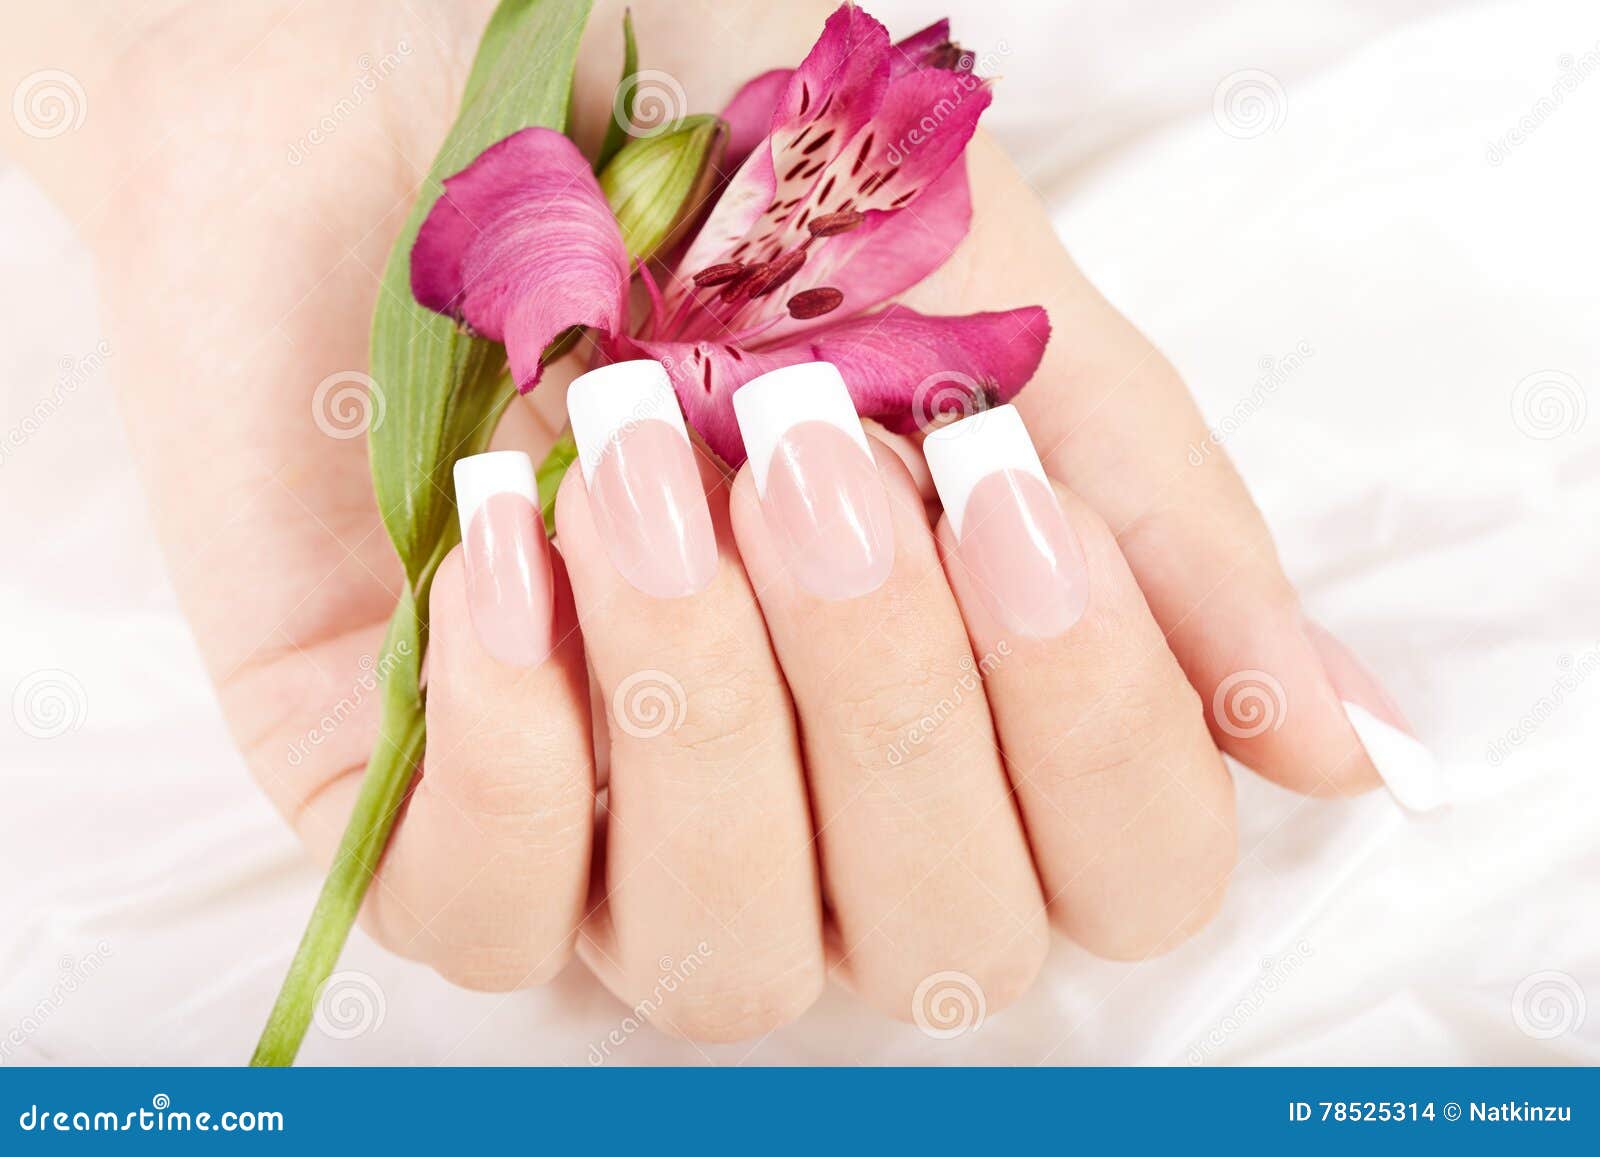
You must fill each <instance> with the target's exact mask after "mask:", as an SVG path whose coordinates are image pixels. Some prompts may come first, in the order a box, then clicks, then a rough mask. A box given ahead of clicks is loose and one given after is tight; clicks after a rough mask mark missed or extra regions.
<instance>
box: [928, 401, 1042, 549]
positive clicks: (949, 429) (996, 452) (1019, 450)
mask: <svg viewBox="0 0 1600 1157" xmlns="http://www.w3.org/2000/svg"><path fill="white" fill-rule="evenodd" d="M922 454H923V457H924V458H926V459H927V461H928V470H929V471H930V472H931V473H932V474H933V485H934V489H936V490H937V491H938V492H939V502H940V504H941V505H943V507H944V509H945V513H946V514H948V515H949V516H950V528H951V529H952V530H954V531H955V532H956V537H957V538H960V537H961V520H962V518H963V516H965V514H966V512H967V499H968V498H970V497H972V491H973V488H974V487H976V486H977V485H978V483H979V482H982V481H983V480H984V479H985V478H987V477H989V475H991V474H995V473H998V472H999V471H1002V470H1017V471H1020V472H1022V473H1024V474H1032V475H1033V476H1034V477H1035V478H1037V479H1038V480H1039V481H1040V482H1043V483H1044V484H1045V485H1046V486H1049V485H1050V480H1049V479H1048V478H1047V477H1045V473H1044V466H1043V464H1042V463H1041V462H1040V461H1039V452H1038V451H1037V450H1035V449H1034V448H1033V439H1032V438H1030V437H1028V428H1027V427H1026V426H1024V425H1023V424H1022V415H1021V414H1019V413H1017V408H1016V407H1015V406H997V407H995V408H994V409H992V410H983V411H981V412H979V413H976V414H973V415H972V416H971V417H970V418H962V419H961V420H960V421H959V422H951V423H950V424H949V425H948V426H940V427H938V428H937V429H936V430H934V431H932V432H931V433H930V434H929V435H928V436H927V437H926V438H925V439H923V442H922Z"/></svg>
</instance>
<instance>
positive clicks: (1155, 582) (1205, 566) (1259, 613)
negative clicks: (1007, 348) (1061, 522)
mask: <svg viewBox="0 0 1600 1157" xmlns="http://www.w3.org/2000/svg"><path fill="white" fill-rule="evenodd" d="M969 168H970V171H971V173H972V180H973V204H974V222H975V227H974V236H973V238H972V243H970V244H968V245H966V246H964V247H963V250H962V254H961V255H959V257H958V261H957V263H956V264H957V265H958V266H959V268H957V269H956V270H955V275H956V276H958V277H959V278H960V284H962V285H963V286H965V287H966V292H970V293H972V294H973V295H975V297H986V301H987V305H988V306H989V307H992V306H993V304H994V300H995V298H994V297H993V294H994V293H996V292H999V291H1002V290H1003V292H1004V298H1003V300H1007V301H1011V300H1015V301H1018V302H1024V301H1036V302H1038V303H1040V304H1042V305H1044V306H1045V307H1046V308H1047V309H1048V311H1049V314H1050V317H1051V321H1052V324H1053V328H1054V331H1055V333H1056V334H1058V335H1070V337H1068V336H1058V337H1057V338H1056V339H1055V340H1053V341H1052V342H1051V343H1050V346H1049V348H1048V349H1047V351H1046V353H1045V357H1044V361H1043V363H1042V364H1041V366H1040V368H1039V371H1038V374H1037V375H1036V377H1035V380H1034V383H1033V384H1032V385H1031V386H1030V387H1029V388H1028V389H1027V390H1024V391H1023V392H1022V394H1021V395H1020V396H1019V397H1018V400H1017V406H1018V408H1019V409H1020V410H1021V411H1022V414H1023V417H1024V418H1025V419H1026V420H1027V421H1028V424H1029V428H1030V429H1031V430H1032V431H1033V434H1034V438H1035V441H1036V443H1037V445H1038V447H1039V452H1040V456H1041V457H1042V458H1043V459H1044V462H1045V466H1046V468H1047V469H1048V470H1049V472H1050V473H1051V474H1052V475H1053V476H1055V477H1056V478H1059V479H1061V480H1062V481H1063V482H1065V483H1066V484H1067V485H1068V486H1069V487H1070V488H1071V489H1072V490H1073V491H1074V492H1075V493H1077V494H1079V495H1081V496H1082V497H1083V498H1084V500H1085V501H1087V502H1088V503H1089V505H1090V506H1091V507H1093V508H1094V509H1095V511H1096V512H1097V513H1099V514H1100V516H1101V517H1102V518H1104V519H1105V521H1106V522H1107V523H1108V524H1109V525H1110V526H1111V528H1112V530H1113V531H1115V532H1116V534H1117V537H1118V540H1119V542H1120V543H1121V546H1122V550H1123V553H1124V555H1125V556H1126V558H1127V560H1128V563H1129V565H1130V566H1131V567H1132V569H1133V573H1134V575H1135V577H1136V578H1137V579H1138V581H1139V585H1140V587H1141V588H1142V589H1143V591H1144V594H1145V597H1146V599H1147V600H1148V601H1149V604H1150V609H1151V610H1152V612H1153V613H1154V614H1155V617H1156V621H1157V622H1158V623H1160V624H1161V627H1162V629H1163V630H1164V631H1165V632H1166V635H1167V640H1168V644H1169V646H1170V647H1171V648H1172V650H1173V652H1174V654H1176V655H1177V657H1178V660H1179V662H1180V663H1181V664H1182V665H1183V668H1184V670H1185V672H1186V673H1187V674H1188V676H1189V679H1190V682H1191V683H1192V684H1193V685H1194V687H1195V688H1196V690H1197V691H1199V693H1200V697H1201V700H1202V702H1203V703H1204V705H1205V707H1206V711H1207V715H1208V718H1209V720H1210V722H1211V726H1212V729H1213V733H1214V736H1215V738H1216V740H1217V742H1218V743H1219V744H1220V745H1221V746H1222V747H1223V748H1224V749H1225V750H1227V751H1228V752H1230V753H1231V754H1233V755H1235V756H1237V757H1238V758H1239V759H1240V760H1241V761H1243V762H1244V763H1246V764H1247V765H1249V766H1250V767H1252V768H1254V769H1255V770H1257V771H1259V772H1261V773H1262V774H1263V775H1265V776H1267V777H1268V778H1270V779H1273V780H1275V781H1276V782H1278V783H1281V784H1283V785H1285V786H1288V787H1291V788H1294V789H1295V790H1298V791H1304V792H1311V793H1330V794H1332V793H1346V792H1353V791H1360V790H1364V789H1366V788H1369V787H1371V786H1373V785H1375V784H1376V783H1377V782H1378V775H1377V771H1376V769H1375V768H1374V765H1373V763H1372V761H1371V760H1370V759H1369V757H1368V755H1367V753H1366V752H1365V750H1364V749H1363V747H1362V744H1361V742H1360V740H1359V738H1358V737H1357V734H1356V732H1355V730H1354V729H1353V728H1352V725H1351V721H1350V719H1349V718H1347V715H1346V711H1345V709H1344V707H1343V705H1342V703H1341V700H1348V701H1354V702H1356V703H1358V704H1360V705H1361V706H1362V707H1364V708H1365V709H1366V710H1367V711H1368V712H1370V713H1372V714H1374V715H1379V714H1380V712H1379V705H1380V704H1381V702H1382V700H1383V696H1382V692H1381V690H1379V689H1377V687H1376V685H1375V684H1373V683H1371V682H1370V680H1369V681H1366V682H1361V683H1356V684H1346V685H1342V686H1336V684H1335V682H1334V681H1332V680H1330V678H1329V674H1328V671H1327V670H1326V668H1325V667H1324V664H1323V662H1322V656H1321V654H1320V652H1319V650H1318V648H1317V647H1316V646H1315V645H1314V643H1313V642H1312V640H1311V639H1310V638H1309V637H1308V632H1307V629H1306V627H1305V623H1304V620H1303V618H1302V616H1301V613H1300V610H1299V605H1298V601H1297V599H1296V596H1295V592H1294V590H1293V588H1292V586H1291V585H1290V583H1289V581H1288V579H1287V578H1286V577H1285V576H1284V574H1283V571H1282V568H1281V567H1280V565H1279V563H1278V559H1277V556H1276V553H1275V551H1274V549H1273V545H1272V540H1271V536H1270V535H1269V533H1268V531H1267V529H1266V526H1265V524H1264V523H1263V522H1262V520H1261V517H1260V515H1259V513H1258V512H1257V511H1256V509H1255V507H1254V505H1253V504H1252V503H1251V501H1250V498H1249V495H1248V494H1247V493H1246V491H1245V488H1244V486H1243V484H1242V483H1241V482H1240V480H1239V478H1238V476H1237V475H1236V474H1235V473H1234V471H1233V469H1232V467H1231V466H1230V465H1229V464H1228V462H1227V459H1226V455H1225V454H1224V453H1223V451H1222V448H1221V446H1220V445H1219V444H1218V443H1217V441H1216V440H1215V439H1213V438H1212V436H1211V433H1210V431H1209V430H1208V429H1207V427H1206V425H1205V423H1204V421H1203V420H1202V419H1201V417H1200V415H1199V413H1198V412H1197V410H1196V409H1195V406H1194V404H1193V402H1192V401H1191V400H1190V398H1189V395H1188V392H1187V390H1186V389H1185V388H1184V385H1183V383H1182V382H1181V381H1180V380H1179V378H1178V376H1177V374H1176V373H1175V372H1174V371H1173V369H1172V367H1171V366H1170V365H1168V364H1167V363H1166V361H1165V360H1164V359H1163V358H1162V357H1161V355H1160V354H1159V353H1158V352H1157V351H1156V350H1155V349H1154V348H1153V347H1152V346H1151V345H1150V343H1149V342H1148V341H1147V340H1146V339H1145V338H1144V336H1143V335H1142V334H1140V333H1139V332H1138V331H1137V330H1136V329H1135V328H1134V327H1133V326H1132V325H1131V324H1129V322H1128V321H1127V320H1126V319H1125V318H1123V317H1122V316H1121V315H1120V314H1119V313H1118V312H1117V311H1116V309H1114V308H1113V307H1112V306H1111V305H1110V304H1109V303H1108V302H1106V300H1105V299H1104V298H1103V297H1102V296H1101V295H1100V294H1099V293H1098V292H1097V291H1096V290H1095V288H1094V287H1093V286H1092V285H1090V284H1089V283H1088V281H1087V280H1086V279H1085V278H1084V277H1083V275H1082V273H1080V272H1079V270H1078V269H1077V268H1076V266H1074V265H1073V263H1072V261H1071V259H1070V258H1069V257H1068V256H1067V254H1066V252H1065V251H1064V250H1063V249H1062V248H1061V246H1060V245H1059V244H1058V243H1057V241H1056V239H1055V237H1054V235H1053V230H1052V228H1051V226H1050V222H1049V220H1048V218H1047V217H1046V215H1045V214H1044V212H1043V210H1042V208H1041V207H1040V206H1039V204H1038V200H1037V198H1036V197H1035V196H1034V194H1033V193H1032V191H1031V190H1030V189H1029V188H1028V187H1027V185H1026V183H1025V182H1024V181H1023V180H1022V178H1021V177H1020V176H1019V174H1018V173H1017V171H1016V170H1015V168H1014V167H1013V166H1012V165H1011V164H1010V162H1009V161H1008V160H1006V158H1005V157H1004V156H1003V154H1001V153H1000V151H999V150H998V148H997V147H996V146H995V145H994V144H993V143H992V142H990V141H988V140H986V139H982V138H981V137H980V138H978V139H976V140H975V141H974V144H973V148H972V150H971V156H970V165H969ZM913 304H914V302H913ZM946 308H948V303H946ZM1386 773H1387V772H1386Z"/></svg>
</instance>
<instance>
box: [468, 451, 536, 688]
mask: <svg viewBox="0 0 1600 1157" xmlns="http://www.w3.org/2000/svg"><path fill="white" fill-rule="evenodd" d="M455 479H456V509H457V511H458V513H459V514H460V516H461V541H462V542H463V543H464V544H465V550H464V552H463V553H464V555H465V561H466V578H467V609H468V612H469V614H470V615H471V617H472V626H473V629H474V630H475V631H477V633H478V639H479V641H480V642H481V643H482V644H483V649H484V650H485V651H487V652H489V654H490V655H491V656H493V657H494V658H496V659H498V660H499V661H500V662H502V663H508V664H510V665H512V666H515V667H533V666H537V665H538V664H540V663H542V662H544V660H545V658H546V657H547V656H548V655H549V654H550V645H551V631H552V627H551V608H552V606H553V594H552V591H553V587H552V583H551V577H550V547H549V544H548V543H547V542H546V541H545V536H544V522H543V520H542V519H541V518H540V517H539V488H538V485H537V483H536V482H535V481H534V473H533V461H532V459H530V458H529V457H528V456H527V455H526V454H523V453H521V452H520V451H517V450H498V451H494V452H492V453H489V454H474V455H472V456H471V457H470V458H463V459H461V460H460V461H459V462H457V463H456V468H455Z"/></svg>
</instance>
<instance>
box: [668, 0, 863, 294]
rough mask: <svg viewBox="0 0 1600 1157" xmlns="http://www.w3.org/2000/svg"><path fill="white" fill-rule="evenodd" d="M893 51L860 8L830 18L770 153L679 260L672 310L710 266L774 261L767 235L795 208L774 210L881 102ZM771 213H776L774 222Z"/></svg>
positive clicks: (800, 72) (788, 91)
mask: <svg viewBox="0 0 1600 1157" xmlns="http://www.w3.org/2000/svg"><path fill="white" fill-rule="evenodd" d="M889 53H890V45H889V33H888V30H887V29H885V28H884V27H883V25H882V24H879V23H878V22H877V21H876V20H874V19H873V18H872V17H870V16H868V15H867V14H866V13H865V12H863V11H861V10H860V9H859V8H855V7H854V6H852V5H849V4H846V5H843V6H841V7H840V8H839V9H837V10H836V11H835V12H834V13H833V15H832V16H830V17H828V22H827V24H826V25H825V26H824V27H823V30H822V36H821V38H820V39H819V40H818V41H817V43H816V44H815V45H814V46H813V47H812V49H811V51H810V53H808V54H807V55H806V58H805V60H803V61H801V63H800V67H799V68H797V69H795V70H794V71H793V72H792V73H791V74H790V76H789V80H788V83H787V84H786V85H785V87H784V89H783V91H782V92H781V93H780V94H779V96H778V98H777V102H776V105H775V107H774V109H773V114H772V120H771V126H770V134H771V135H770V136H769V138H768V141H767V144H766V147H764V148H763V147H761V146H760V145H757V146H756V147H755V148H754V151H752V152H751V153H750V156H749V158H748V159H747V160H746V161H745V163H744V164H743V165H742V166H741V167H740V168H739V170H738V172H736V173H735V174H734V176H733V178H732V180H730V181H729V183H728V188H727V190H726V191H725V192H724V193H723V194H722V197H721V199H720V200H719V201H718V202H717V204H716V207H715V208H713V209H712V211H711V215H710V216H709V217H708V218H707V219H706V222H705V224H704V225H702V226H701V228H700V233H699V235H698V236H696V237H695V239H694V242H693V244H691V245H690V246H689V249H688V251H687V252H686V253H685V254H684V256H683V259H682V260H681V261H680V262H679V264H678V270H677V277H676V278H675V279H674V284H673V286H672V287H670V288H669V290H668V294H667V299H668V303H669V305H670V304H672V303H673V302H674V301H676V300H677V299H679V298H681V296H682V293H683V292H684V286H685V285H686V284H687V282H688V281H689V279H690V278H692V277H693V276H694V274H695V273H696V272H698V271H699V270H701V269H704V268H706V267H707V266H709V265H714V264H717V263H718V262H720V261H723V260H735V261H754V260H763V261H767V260H771V259H772V258H773V257H775V256H777V249H776V247H775V246H774V245H771V244H768V243H767V240H766V238H765V234H767V233H770V232H772V231H773V230H774V229H775V228H776V227H777V226H778V225H779V224H780V222H781V221H782V220H783V219H786V218H787V217H790V216H792V215H793V214H794V212H795V209H794V206H793V205H791V206H790V208H789V209H788V210H787V211H782V210H777V209H776V206H777V205H778V204H780V203H784V202H790V201H793V202H794V204H795V205H798V204H799V203H800V202H801V201H803V200H804V199H805V197H806V195H807V194H808V193H809V192H810V191H811V189H812V187H813V186H814V185H815V183H816V176H817V173H819V172H821V170H822V169H823V168H824V166H825V164H826V162H827V161H828V160H829V158H831V157H832V156H834V155H836V154H837V152H838V150H839V148H840V146H841V145H842V144H843V143H844V142H845V141H847V140H849V139H850V138H851V137H852V136H854V134H855V133H856V131H857V130H858V129H859V128H860V127H861V126H862V125H863V124H865V123H866V122H867V120H868V119H869V118H870V117H871V116H872V113H873V110H875V109H876V108H877V107H878V105H879V104H880V103H882V101H883V96H884V92H885V90H886V87H887V85H888V82H889ZM740 95H741V96H742V95H743V93H741V94H740ZM736 99H737V98H736ZM750 99H751V100H752V101H753V100H754V95H753V94H752V96H751V98H750ZM741 115H744V114H742V113H741ZM830 146H831V147H830ZM807 150H809V151H807ZM780 164H781V165H782V168H781V169H780V168H778V166H779V165H780ZM808 173H809V176H808V175H807V174H808ZM769 210H771V211H772V212H773V213H774V214H775V215H774V216H771V217H770V219H769Z"/></svg>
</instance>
